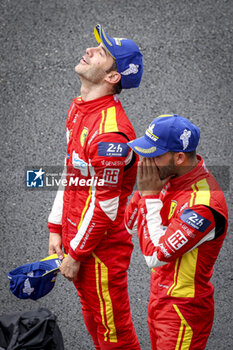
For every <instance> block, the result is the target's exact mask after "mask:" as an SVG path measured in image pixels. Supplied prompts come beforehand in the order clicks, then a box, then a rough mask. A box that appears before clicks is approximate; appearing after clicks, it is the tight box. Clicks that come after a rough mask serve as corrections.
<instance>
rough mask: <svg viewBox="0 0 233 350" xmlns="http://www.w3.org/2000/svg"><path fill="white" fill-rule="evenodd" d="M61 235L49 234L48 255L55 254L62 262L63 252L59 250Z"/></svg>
mask: <svg viewBox="0 0 233 350" xmlns="http://www.w3.org/2000/svg"><path fill="white" fill-rule="evenodd" d="M61 246H62V242H61V235H59V233H53V232H50V234H49V255H52V254H57V255H58V258H59V259H60V260H62V259H63V258H64V254H63V251H62V249H61Z"/></svg>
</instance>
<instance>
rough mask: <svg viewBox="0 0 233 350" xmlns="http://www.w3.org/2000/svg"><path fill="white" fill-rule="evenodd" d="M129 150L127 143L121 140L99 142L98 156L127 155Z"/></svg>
mask: <svg viewBox="0 0 233 350" xmlns="http://www.w3.org/2000/svg"><path fill="white" fill-rule="evenodd" d="M128 152H129V146H128V145H127V143H119V142H99V143H98V156H105V157H126V156H127V155H128Z"/></svg>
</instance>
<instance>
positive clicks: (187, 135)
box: [180, 129, 191, 150]
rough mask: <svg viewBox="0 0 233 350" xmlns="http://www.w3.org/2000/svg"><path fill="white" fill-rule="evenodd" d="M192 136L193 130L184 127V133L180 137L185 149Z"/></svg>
mask: <svg viewBox="0 0 233 350" xmlns="http://www.w3.org/2000/svg"><path fill="white" fill-rule="evenodd" d="M190 136H191V131H190V130H187V129H184V131H183V134H182V135H180V139H181V141H182V142H183V150H185V149H186V148H187V147H188V145H189V138H190Z"/></svg>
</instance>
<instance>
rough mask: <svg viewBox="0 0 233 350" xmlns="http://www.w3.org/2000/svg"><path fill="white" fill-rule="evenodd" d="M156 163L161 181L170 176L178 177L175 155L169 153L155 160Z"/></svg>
mask: <svg viewBox="0 0 233 350" xmlns="http://www.w3.org/2000/svg"><path fill="white" fill-rule="evenodd" d="M154 162H155V164H156V166H157V168H158V172H159V177H160V179H161V180H164V179H166V178H167V177H168V176H171V175H176V167H175V163H174V154H173V153H171V152H167V153H164V154H162V155H161V156H157V157H155V158H154Z"/></svg>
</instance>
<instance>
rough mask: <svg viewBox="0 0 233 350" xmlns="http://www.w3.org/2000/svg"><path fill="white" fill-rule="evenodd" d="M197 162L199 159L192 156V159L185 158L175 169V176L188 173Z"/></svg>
mask: <svg viewBox="0 0 233 350" xmlns="http://www.w3.org/2000/svg"><path fill="white" fill-rule="evenodd" d="M198 163H199V160H198V159H197V158H194V159H193V160H187V161H186V162H185V163H184V164H183V165H182V166H181V167H179V168H178V169H177V174H176V177H179V176H182V175H185V174H187V173H189V172H190V171H191V170H193V168H195V167H196V166H197V164H198Z"/></svg>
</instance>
